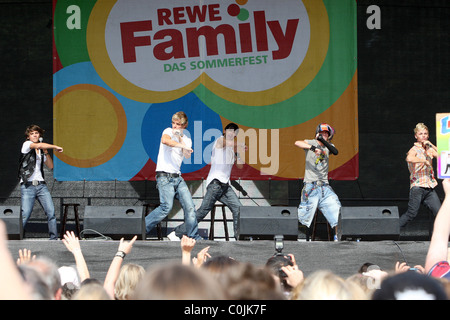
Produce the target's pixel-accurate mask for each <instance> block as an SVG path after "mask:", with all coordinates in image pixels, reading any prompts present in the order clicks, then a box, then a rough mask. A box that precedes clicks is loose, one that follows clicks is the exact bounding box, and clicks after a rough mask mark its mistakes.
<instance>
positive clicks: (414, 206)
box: [398, 187, 441, 227]
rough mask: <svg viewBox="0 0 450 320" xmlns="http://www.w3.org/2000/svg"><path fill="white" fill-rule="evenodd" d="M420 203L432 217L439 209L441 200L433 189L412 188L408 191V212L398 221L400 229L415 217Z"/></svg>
mask: <svg viewBox="0 0 450 320" xmlns="http://www.w3.org/2000/svg"><path fill="white" fill-rule="evenodd" d="M422 203H423V204H424V205H425V206H427V208H428V209H430V211H431V212H432V213H433V215H434V216H436V215H437V213H438V211H439V209H440V208H441V200H439V197H438V195H437V193H436V191H434V189H431V188H421V187H412V188H411V189H410V190H409V202H408V210H407V211H406V212H405V214H403V215H402V216H401V217H400V219H399V220H398V221H399V225H400V227H404V226H406V225H407V224H408V222H410V221H412V220H413V219H414V218H415V217H416V216H417V214H418V213H419V209H420V205H421V204H422Z"/></svg>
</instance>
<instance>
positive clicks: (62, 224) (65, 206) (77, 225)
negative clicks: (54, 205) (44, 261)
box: [60, 203, 80, 239]
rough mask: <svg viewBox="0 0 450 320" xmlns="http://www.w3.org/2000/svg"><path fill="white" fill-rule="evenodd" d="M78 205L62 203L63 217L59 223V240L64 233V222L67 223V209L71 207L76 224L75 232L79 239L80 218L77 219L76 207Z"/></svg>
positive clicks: (62, 237)
mask: <svg viewBox="0 0 450 320" xmlns="http://www.w3.org/2000/svg"><path fill="white" fill-rule="evenodd" d="M79 206H80V205H79V204H78V203H64V204H63V208H64V215H63V219H62V221H61V233H60V238H61V239H64V234H65V233H66V222H67V214H68V213H69V207H73V211H74V214H75V224H76V227H77V228H76V232H77V236H78V237H80V218H79V217H78V207H79Z"/></svg>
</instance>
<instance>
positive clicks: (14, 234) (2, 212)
mask: <svg viewBox="0 0 450 320" xmlns="http://www.w3.org/2000/svg"><path fill="white" fill-rule="evenodd" d="M0 219H2V220H3V222H4V223H5V225H6V232H7V233H8V239H10V240H22V239H23V222H22V211H21V210H20V206H2V207H0Z"/></svg>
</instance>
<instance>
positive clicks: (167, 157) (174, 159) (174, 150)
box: [156, 128, 192, 174]
mask: <svg viewBox="0 0 450 320" xmlns="http://www.w3.org/2000/svg"><path fill="white" fill-rule="evenodd" d="M165 134H167V135H168V136H170V138H171V139H172V140H174V141H177V142H181V140H182V141H183V142H184V144H185V145H186V146H187V147H188V148H191V147H192V140H191V139H190V138H188V137H187V136H186V135H183V136H180V135H175V132H174V130H173V129H172V128H167V129H165V130H164V131H163V133H162V135H165ZM180 139H181V140H180ZM183 158H184V155H183V149H182V148H179V147H169V146H166V145H165V144H163V143H162V142H160V144H159V152H158V160H157V162H156V171H164V172H167V173H178V174H180V173H181V172H180V168H181V163H182V162H183Z"/></svg>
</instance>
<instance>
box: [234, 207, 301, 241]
mask: <svg viewBox="0 0 450 320" xmlns="http://www.w3.org/2000/svg"><path fill="white" fill-rule="evenodd" d="M275 235H283V236H284V239H291V240H297V238H298V219H297V207H254V206H251V207H247V206H243V207H241V208H240V215H239V225H238V239H239V240H244V239H250V238H252V239H261V240H262V239H265V240H273V237H274V236H275Z"/></svg>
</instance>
